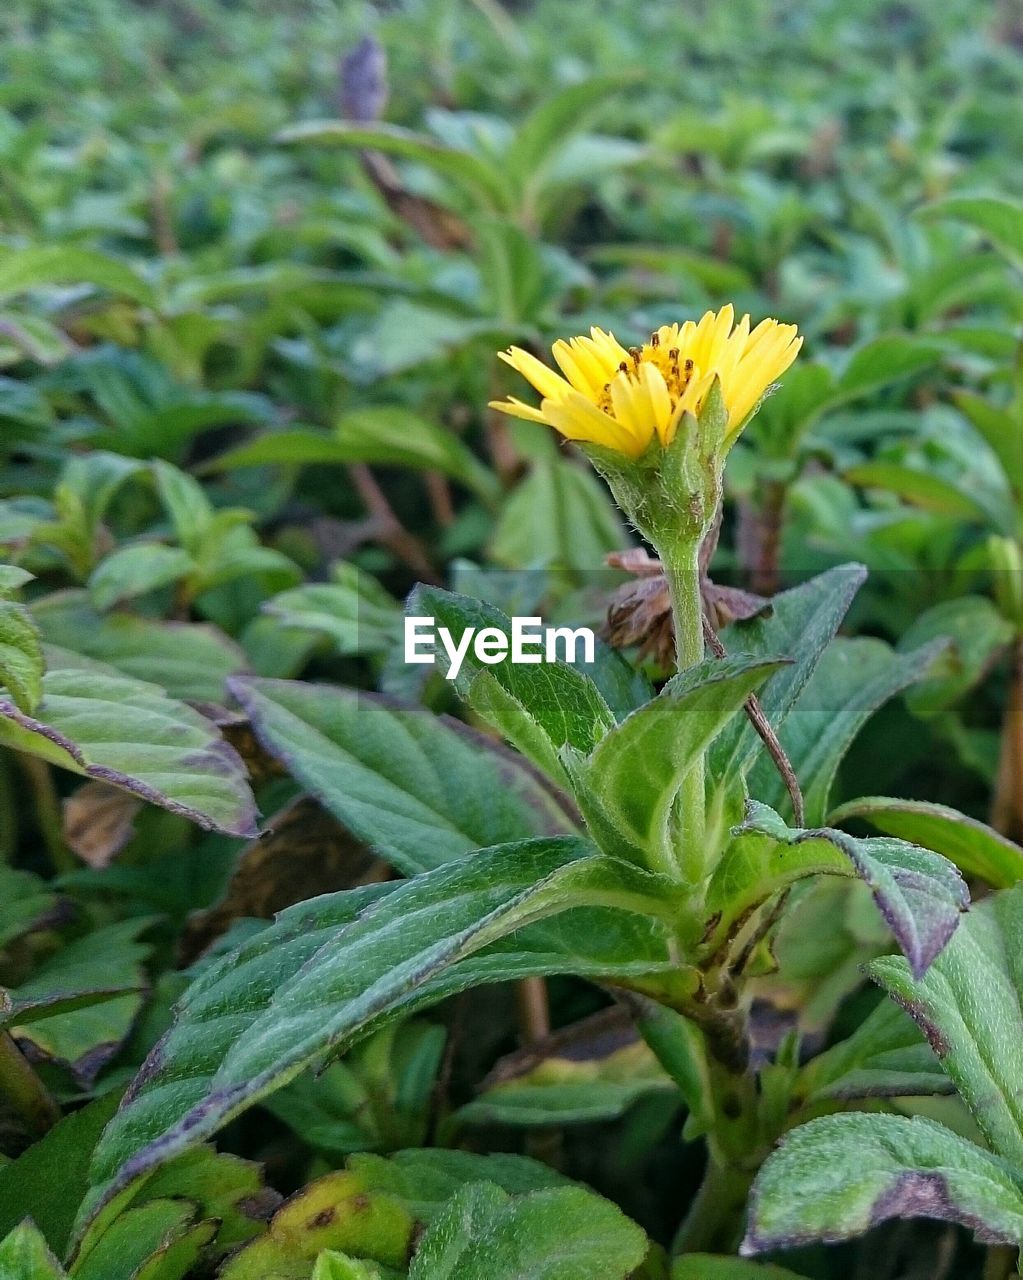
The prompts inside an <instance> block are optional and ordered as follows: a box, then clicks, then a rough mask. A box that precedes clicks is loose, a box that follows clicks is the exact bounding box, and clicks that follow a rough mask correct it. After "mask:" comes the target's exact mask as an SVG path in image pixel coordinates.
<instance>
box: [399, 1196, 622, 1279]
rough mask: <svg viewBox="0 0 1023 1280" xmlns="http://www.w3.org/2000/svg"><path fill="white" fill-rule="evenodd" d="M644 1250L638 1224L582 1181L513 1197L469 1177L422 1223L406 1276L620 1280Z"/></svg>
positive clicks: (430, 1277) (423, 1277)
mask: <svg viewBox="0 0 1023 1280" xmlns="http://www.w3.org/2000/svg"><path fill="white" fill-rule="evenodd" d="M646 1251H647V1240H646V1237H645V1235H644V1234H643V1232H642V1231H641V1230H640V1229H639V1227H637V1226H636V1224H635V1223H634V1222H630V1221H629V1219H628V1218H626V1217H625V1215H624V1214H623V1213H622V1211H621V1210H620V1209H618V1208H617V1207H616V1206H615V1205H613V1204H611V1203H610V1201H608V1200H604V1199H603V1198H602V1197H600V1196H597V1195H595V1194H594V1193H593V1192H592V1191H587V1190H585V1189H584V1188H583V1187H558V1188H554V1189H552V1190H550V1191H534V1192H532V1193H531V1194H530V1195H526V1196H520V1197H517V1198H515V1199H512V1198H511V1197H510V1196H508V1195H507V1193H505V1192H503V1191H502V1190H501V1189H500V1188H499V1187H496V1186H494V1185H493V1184H492V1183H476V1184H474V1185H471V1186H468V1187H465V1188H464V1189H463V1190H462V1191H460V1192H458V1193H457V1194H456V1195H455V1196H454V1198H453V1199H452V1201H451V1203H450V1204H449V1205H448V1206H447V1208H446V1209H445V1210H444V1212H443V1213H442V1214H441V1215H440V1216H439V1217H438V1218H437V1219H436V1220H435V1221H434V1222H433V1223H432V1224H431V1226H430V1227H429V1228H428V1230H427V1232H426V1234H425V1235H424V1236H423V1238H422V1240H421V1241H420V1243H419V1248H418V1249H417V1250H416V1255H415V1257H414V1258H413V1260H412V1266H411V1267H410V1268H409V1280H592V1277H593V1276H595V1275H597V1274H599V1275H600V1276H601V1277H602V1280H625V1277H627V1276H628V1275H629V1273H630V1272H631V1271H632V1270H633V1269H634V1268H635V1267H638V1266H639V1264H640V1263H641V1262H642V1261H643V1258H644V1256H645V1254H646Z"/></svg>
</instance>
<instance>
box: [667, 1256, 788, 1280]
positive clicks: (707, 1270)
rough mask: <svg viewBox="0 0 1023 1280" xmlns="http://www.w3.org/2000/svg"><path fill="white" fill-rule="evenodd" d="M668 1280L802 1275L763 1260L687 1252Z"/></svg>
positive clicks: (777, 1279) (765, 1279)
mask: <svg viewBox="0 0 1023 1280" xmlns="http://www.w3.org/2000/svg"><path fill="white" fill-rule="evenodd" d="M671 1280H804V1277H802V1276H798V1275H796V1273H795V1272H794V1271H787V1270H786V1269H785V1268H784V1267H775V1266H772V1265H771V1264H770V1263H766V1262H747V1261H746V1260H745V1258H723V1257H715V1256H713V1255H712V1254H709V1253H689V1254H686V1256H685V1257H682V1258H677V1259H676V1260H675V1262H674V1264H673V1265H672V1268H671Z"/></svg>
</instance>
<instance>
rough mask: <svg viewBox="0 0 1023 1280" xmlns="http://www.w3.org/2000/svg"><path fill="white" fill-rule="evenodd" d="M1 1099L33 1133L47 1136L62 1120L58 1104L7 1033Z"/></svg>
mask: <svg viewBox="0 0 1023 1280" xmlns="http://www.w3.org/2000/svg"><path fill="white" fill-rule="evenodd" d="M0 1097H3V1098H6V1099H7V1101H8V1102H9V1103H10V1104H11V1106H12V1107H13V1108H14V1109H15V1111H17V1113H18V1115H19V1116H21V1118H22V1119H23V1120H24V1121H25V1123H26V1125H27V1127H28V1128H29V1129H30V1130H31V1131H32V1132H33V1133H36V1134H41V1133H46V1132H47V1130H49V1129H52V1128H53V1126H54V1125H55V1124H56V1123H57V1121H58V1120H59V1119H60V1111H59V1110H58V1107H57V1104H56V1103H55V1102H54V1100H53V1099H52V1098H51V1097H50V1094H49V1091H48V1090H47V1088H46V1086H45V1085H44V1084H43V1082H42V1081H41V1080H40V1079H39V1077H38V1076H37V1075H36V1073H35V1072H34V1071H33V1070H32V1067H31V1066H30V1065H29V1063H28V1061H27V1060H26V1058H25V1056H24V1054H23V1053H22V1052H21V1050H20V1049H19V1048H18V1046H17V1045H16V1044H15V1043H14V1040H13V1039H12V1038H11V1035H10V1033H9V1032H7V1031H0Z"/></svg>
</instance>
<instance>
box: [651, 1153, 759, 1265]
mask: <svg viewBox="0 0 1023 1280" xmlns="http://www.w3.org/2000/svg"><path fill="white" fill-rule="evenodd" d="M753 1176H754V1171H753V1170H752V1169H745V1168H741V1167H739V1166H737V1165H730V1164H719V1163H718V1161H716V1160H715V1159H714V1158H713V1156H711V1157H710V1158H709V1160H708V1163H707V1168H706V1171H705V1172H704V1175H703V1182H702V1183H701V1184H700V1189H699V1191H698V1192H697V1193H696V1198H695V1199H694V1200H693V1202H692V1204H691V1205H690V1206H689V1211H688V1213H687V1214H686V1216H685V1219H684V1220H683V1222H682V1225H681V1227H679V1229H678V1234H677V1235H676V1236H675V1240H674V1242H673V1244H672V1246H671V1252H672V1256H673V1257H677V1256H678V1255H679V1254H681V1253H734V1252H735V1249H736V1247H737V1245H738V1243H739V1238H740V1236H741V1234H742V1222H743V1217H744V1214H745V1211H746V1201H747V1199H748V1197H749V1189H750V1186H751V1185H752V1183H753Z"/></svg>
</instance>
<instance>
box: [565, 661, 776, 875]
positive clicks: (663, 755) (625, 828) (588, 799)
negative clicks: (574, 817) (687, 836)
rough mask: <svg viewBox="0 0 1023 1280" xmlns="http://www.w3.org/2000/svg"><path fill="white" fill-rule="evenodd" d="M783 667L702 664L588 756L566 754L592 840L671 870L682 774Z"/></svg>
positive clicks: (674, 682) (772, 663)
mask: <svg viewBox="0 0 1023 1280" xmlns="http://www.w3.org/2000/svg"><path fill="white" fill-rule="evenodd" d="M783 665H784V664H783V663H781V662H779V661H777V660H771V659H767V658H746V657H743V658H725V659H723V660H721V661H716V660H714V659H710V660H708V661H706V662H701V663H699V664H698V665H697V666H695V667H692V668H690V670H688V671H686V672H685V673H684V674H682V675H680V676H676V677H675V678H674V679H673V680H671V681H670V682H669V683H668V684H667V685H666V686H665V687H664V689H663V690H662V692H661V693H660V694H658V696H657V697H656V698H654V699H653V700H652V701H651V702H648V703H647V704H646V705H645V706H643V707H640V709H639V710H638V711H634V712H633V713H632V714H631V715H630V716H628V717H627V718H626V719H625V720H623V721H622V723H621V724H619V725H617V726H616V727H615V728H613V729H611V730H610V731H609V732H608V733H607V734H606V735H605V736H604V737H603V738H602V739H601V740H600V742H598V743H597V745H596V746H595V747H594V749H593V751H592V753H591V754H590V755H589V756H588V757H585V758H584V757H582V756H581V755H579V754H572V753H570V752H567V751H566V752H565V753H564V754H563V759H564V762H565V765H566V768H567V769H568V772H569V774H570V776H571V778H572V782H573V786H574V788H575V792H576V798H577V800H578V802H579V805H580V808H581V809H582V811H583V816H584V817H585V818H586V820H587V823H588V825H589V827H590V831H591V834H592V835H593V837H594V839H595V840H596V841H597V842H598V843H600V844H603V845H605V847H606V848H607V851H608V852H613V853H615V854H616V855H618V856H622V857H629V858H630V859H632V860H634V861H638V862H640V863H646V864H648V865H652V866H657V867H660V868H665V869H666V868H670V867H672V866H674V865H675V861H676V855H675V853H674V850H675V849H676V847H677V845H678V842H679V840H680V838H683V837H684V832H683V831H682V830H681V825H680V824H681V822H682V815H681V814H680V813H679V812H678V810H677V808H676V800H677V798H678V794H679V790H680V788H681V786H682V782H683V780H684V778H685V776H686V774H687V773H688V772H689V770H690V769H691V768H692V765H693V762H694V761H695V760H696V759H697V758H698V757H699V756H700V755H702V753H703V752H704V751H706V749H707V747H708V745H709V744H710V743H711V742H712V741H713V740H714V738H715V737H717V735H718V734H719V733H720V732H721V730H722V729H723V728H724V726H725V725H726V724H727V723H728V722H729V721H730V720H731V719H732V717H733V716H735V715H736V714H737V713H738V712H739V711H740V710H741V709H742V706H743V703H744V702H745V701H746V699H747V698H748V697H749V695H750V694H751V693H753V692H754V691H755V690H756V689H757V688H759V686H760V685H761V684H763V683H764V681H765V680H766V679H767V678H768V677H769V676H770V675H772V674H773V673H774V672H775V671H777V670H778V669H779V668H780V667H781V666H783Z"/></svg>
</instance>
